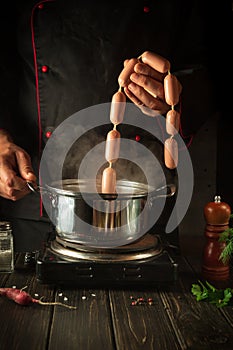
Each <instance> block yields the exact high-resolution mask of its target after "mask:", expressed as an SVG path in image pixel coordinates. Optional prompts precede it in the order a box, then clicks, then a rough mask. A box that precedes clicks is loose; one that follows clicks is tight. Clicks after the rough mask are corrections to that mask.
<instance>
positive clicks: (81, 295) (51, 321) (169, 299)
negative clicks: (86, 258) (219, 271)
mask: <svg viewBox="0 0 233 350" xmlns="http://www.w3.org/2000/svg"><path fill="white" fill-rule="evenodd" d="M199 262H200V261H199ZM198 278H199V271H198V264H195V263H192V259H187V257H184V256H183V254H181V256H180V257H179V278H178V281H176V282H175V283H171V284H170V285H167V286H156V287H153V288H146V289H142V288H140V286H139V287H138V288H133V289H130V288H127V289H122V288H121V289H120V288H116V289H111V288H107V289H106V288H103V289H100V288H98V289H94V288H91V289H90V288H77V287H74V288H72V287H69V288H62V289H61V288H58V287H54V286H53V287H52V286H48V285H45V284H41V283H40V282H38V281H37V279H36V274H35V269H34V267H33V266H27V265H25V264H24V254H23V253H21V254H18V256H17V261H16V266H15V270H14V272H13V273H11V274H4V273H1V274H0V286H1V287H12V286H15V287H17V288H19V289H21V288H23V287H27V288H26V289H25V290H26V291H27V292H28V293H30V294H31V295H32V296H33V297H34V298H41V297H43V301H50V302H51V301H58V302H65V303H66V304H69V305H73V306H76V307H77V308H76V309H68V308H65V307H62V306H59V305H56V306H53V305H51V306H50V305H49V306H48V305H38V304H30V305H28V306H21V305H18V304H16V303H14V302H13V301H11V300H8V299H7V298H6V297H3V296H1V297H0V310H1V312H0V313H1V317H0V349H1V350H9V349H13V350H25V349H33V350H47V349H48V350H60V349H61V350H64V349H67V350H73V349H79V350H91V349H94V350H98V349H106V350H131V349H132V350H137V349H140V350H141V349H151V350H160V349H161V350H170V349H171V350H175V349H195V350H196V349H201V350H205V349H211V350H212V349H214V350H216V349H219V350H220V349H221V350H225V349H233V307H232V306H230V305H228V306H225V307H223V308H217V307H216V306H214V305H211V304H209V303H207V302H204V301H202V302H197V301H196V298H195V297H194V296H193V295H192V293H191V286H192V283H197V280H198ZM132 298H135V299H137V298H143V300H144V301H145V302H144V303H142V304H140V305H134V306H133V305H132V300H133V299H132ZM148 300H152V302H150V303H149V302H148Z"/></svg>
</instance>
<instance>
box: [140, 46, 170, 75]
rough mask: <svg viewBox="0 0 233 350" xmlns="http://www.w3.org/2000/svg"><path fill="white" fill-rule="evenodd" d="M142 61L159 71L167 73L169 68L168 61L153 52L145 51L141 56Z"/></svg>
mask: <svg viewBox="0 0 233 350" xmlns="http://www.w3.org/2000/svg"><path fill="white" fill-rule="evenodd" d="M141 59H142V62H143V63H146V64H148V66H150V67H152V68H154V69H155V70H157V71H158V72H160V73H167V72H168V71H169V70H170V62H169V61H168V60H167V59H166V58H164V57H162V56H160V55H157V54H155V53H153V52H150V51H145V52H144V53H143V54H142V56H141Z"/></svg>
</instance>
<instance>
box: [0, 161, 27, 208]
mask: <svg viewBox="0 0 233 350" xmlns="http://www.w3.org/2000/svg"><path fill="white" fill-rule="evenodd" d="M29 192H30V190H29V188H28V186H27V184H26V181H25V180H23V179H22V178H21V177H19V176H17V175H16V173H15V171H14V170H13V169H11V168H9V167H4V166H2V167H1V174H0V195H1V196H2V197H4V198H7V199H11V200H13V201H16V200H18V199H20V198H22V197H24V196H25V195H26V194H28V193H29Z"/></svg>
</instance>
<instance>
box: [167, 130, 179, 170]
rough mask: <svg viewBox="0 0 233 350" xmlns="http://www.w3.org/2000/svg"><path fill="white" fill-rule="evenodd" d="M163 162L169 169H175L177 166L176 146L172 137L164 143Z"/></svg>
mask: <svg viewBox="0 0 233 350" xmlns="http://www.w3.org/2000/svg"><path fill="white" fill-rule="evenodd" d="M164 161H165V165H166V167H167V168H169V169H175V168H176V167H177V164H178V145H177V142H176V140H175V139H174V138H173V137H170V138H169V139H167V140H166V141H165V142H164Z"/></svg>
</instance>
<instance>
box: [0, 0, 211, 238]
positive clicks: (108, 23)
mask: <svg viewBox="0 0 233 350" xmlns="http://www.w3.org/2000/svg"><path fill="white" fill-rule="evenodd" d="M15 6H16V8H15V9H11V11H10V12H8V13H7V12H5V13H4V14H2V15H1V16H2V17H3V18H2V22H1V26H4V31H3V32H2V33H1V35H2V37H3V40H2V46H3V47H2V58H1V59H2V62H3V63H2V67H3V68H4V69H3V74H2V75H3V80H2V84H5V85H4V89H1V109H2V111H1V114H2V116H1V125H0V127H2V128H6V129H7V130H8V131H9V132H10V133H11V134H12V136H13V138H14V141H15V143H16V144H18V145H19V146H21V147H22V148H24V149H25V150H26V151H27V152H28V153H29V154H30V156H31V158H32V162H33V167H34V169H35V171H36V172H37V173H38V168H39V161H40V157H41V154H42V152H43V148H44V146H45V144H46V142H47V139H48V137H49V135H50V134H51V132H53V131H54V130H55V129H56V127H57V126H59V125H60V123H61V122H62V121H64V120H65V119H66V118H68V117H69V116H70V115H72V114H73V113H75V112H77V111H80V110H82V109H85V108H87V107H89V106H93V105H96V104H100V103H106V102H110V101H111V98H112V95H113V94H114V93H115V92H116V91H117V89H118V82H117V77H118V75H119V73H120V71H121V70H122V67H123V62H124V60H125V59H126V58H131V57H138V56H139V55H140V54H141V53H143V52H144V51H145V50H150V51H154V52H156V53H158V54H160V55H162V56H164V57H166V58H167V59H168V60H169V61H170V62H171V67H172V72H174V73H176V74H177V75H178V76H179V79H180V80H181V82H182V83H184V84H186V81H192V83H193V84H194V85H195V86H198V88H199V89H202V90H203V91H201V92H200V91H198V95H199V98H198V103H197V100H195V101H194V99H193V95H192V98H191V97H190V96H189V94H188V93H189V89H188V88H187V90H186V89H185V86H184V89H183V90H184V91H183V96H182V101H183V102H182V128H183V134H184V135H185V134H186V135H187V136H189V135H191V133H195V131H196V130H197V129H198V128H199V127H200V125H202V123H203V122H204V121H205V120H206V119H207V117H208V116H209V115H210V112H209V107H210V106H211V102H210V86H211V85H209V84H211V82H209V80H208V79H209V78H207V79H206V77H207V76H208V73H206V72H207V71H208V62H209V61H208V60H209V56H208V55H209V48H208V45H207V43H208V41H207V35H208V25H207V23H206V18H207V17H206V8H204V5H203V4H202V2H201V6H200V4H199V2H198V1H185V0H176V1H174V0H172V1H169V0H163V1H149V0H148V1H143V0H140V1H139V0H137V1H121V0H119V1H117V2H113V1H86V0H85V1H80V0H76V1H72V0H69V1H60V0H57V1H56V0H55V1H54V0H46V1H40V2H37V1H22V2H20V3H18V4H17V5H15ZM14 10H16V12H14ZM7 15H8V16H7ZM198 74H201V75H202V74H204V76H205V78H204V82H205V83H203V82H201V84H200V81H199V80H198V78H196V76H199V75H198ZM187 85H188V84H187ZM187 102H190V104H191V107H189V106H188V103H187ZM200 106H201V108H200ZM110 128H111V126H110V124H109V125H105V126H103V127H102V128H100V129H99V130H97V131H96V132H95V135H96V133H97V135H99V136H100V138H102V139H103V138H105V136H106V134H107V131H109V130H110ZM122 132H124V137H127V138H129V139H132V140H135V137H137V140H139V142H141V143H143V144H145V145H146V147H152V148H153V150H156V149H157V151H156V152H159V154H160V155H161V157H162V154H163V150H162V148H163V147H161V146H162V145H159V143H158V141H157V140H155V139H153V136H152V135H149V134H148V133H146V132H145V131H143V130H140V129H137V128H133V127H130V128H124V130H123V131H122ZM88 137H89V136H88ZM187 140H189V138H188V139H187ZM61 142H63V140H61ZM155 145H157V146H155ZM77 147H81V146H79V145H78V146H77ZM74 153H75V152H73V153H72V154H71V156H70V157H72V156H73V154H74ZM161 157H160V158H161ZM161 162H163V161H161ZM68 163H69V161H68ZM165 172H166V176H167V177H168V178H173V177H174V175H175V171H169V170H167V169H165ZM65 175H66V174H65ZM67 176H69V175H67ZM0 215H1V217H2V218H7V219H10V220H12V219H13V218H15V217H16V218H21V219H24V220H34V221H35V222H37V221H43V220H44V221H47V217H46V213H43V215H41V203H40V200H39V198H38V197H37V196H35V195H34V194H30V195H28V196H26V197H25V198H23V199H21V200H19V201H17V202H15V203H13V202H11V201H8V200H6V199H1V201H0ZM25 230H26V229H25ZM21 234H23V233H21Z"/></svg>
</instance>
